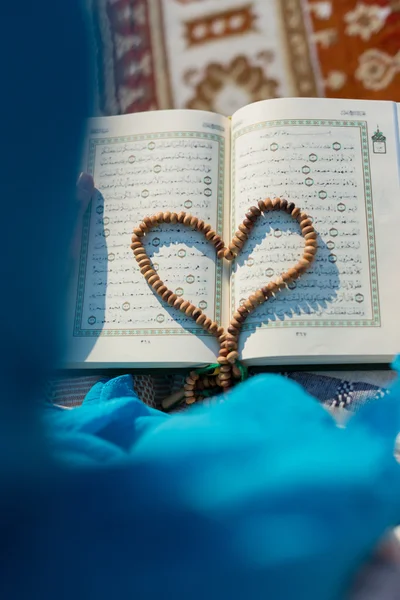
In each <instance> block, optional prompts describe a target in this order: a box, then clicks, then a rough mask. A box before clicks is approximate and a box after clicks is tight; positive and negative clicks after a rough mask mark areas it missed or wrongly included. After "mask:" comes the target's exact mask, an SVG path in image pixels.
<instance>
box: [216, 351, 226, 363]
mask: <svg viewBox="0 0 400 600" xmlns="http://www.w3.org/2000/svg"><path fill="white" fill-rule="evenodd" d="M217 362H218V363H219V364H220V365H228V364H229V361H228V359H227V357H226V356H223V355H222V354H221V353H220V355H219V356H218V359H217Z"/></svg>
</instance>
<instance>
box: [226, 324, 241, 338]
mask: <svg viewBox="0 0 400 600" xmlns="http://www.w3.org/2000/svg"><path fill="white" fill-rule="evenodd" d="M227 331H228V333H230V335H233V336H234V337H236V338H237V337H239V333H240V326H239V328H237V327H235V326H234V325H232V324H230V325H229V326H228V329H227Z"/></svg>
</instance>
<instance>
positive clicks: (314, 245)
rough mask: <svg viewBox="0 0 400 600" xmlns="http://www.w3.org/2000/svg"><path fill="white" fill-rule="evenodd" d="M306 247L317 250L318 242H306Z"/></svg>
mask: <svg viewBox="0 0 400 600" xmlns="http://www.w3.org/2000/svg"><path fill="white" fill-rule="evenodd" d="M306 246H307V247H309V246H313V247H314V248H318V240H317V239H316V240H307V243H306Z"/></svg>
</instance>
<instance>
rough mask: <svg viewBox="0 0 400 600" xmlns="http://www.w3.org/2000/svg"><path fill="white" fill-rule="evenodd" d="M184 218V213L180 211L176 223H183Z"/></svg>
mask: <svg viewBox="0 0 400 600" xmlns="http://www.w3.org/2000/svg"><path fill="white" fill-rule="evenodd" d="M185 217H186V213H185V212H184V211H183V210H181V212H179V213H178V223H183V219H184V218H185Z"/></svg>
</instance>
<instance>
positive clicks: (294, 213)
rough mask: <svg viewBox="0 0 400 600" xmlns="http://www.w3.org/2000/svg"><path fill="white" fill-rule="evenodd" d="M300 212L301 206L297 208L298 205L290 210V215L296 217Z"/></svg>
mask: <svg viewBox="0 0 400 600" xmlns="http://www.w3.org/2000/svg"><path fill="white" fill-rule="evenodd" d="M300 213H301V208H299V207H298V206H296V207H295V208H294V209H293V210H292V217H293V219H297V217H298V216H299V214H300Z"/></svg>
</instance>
